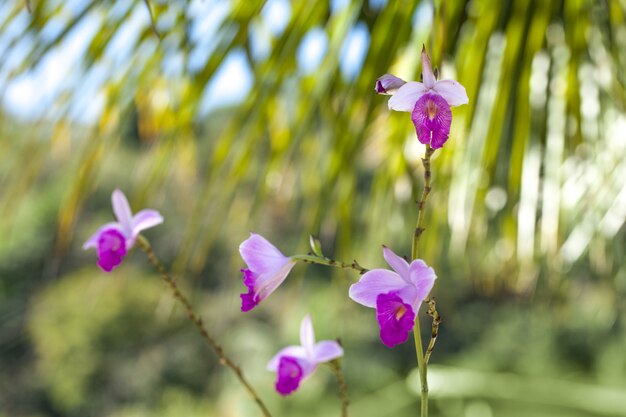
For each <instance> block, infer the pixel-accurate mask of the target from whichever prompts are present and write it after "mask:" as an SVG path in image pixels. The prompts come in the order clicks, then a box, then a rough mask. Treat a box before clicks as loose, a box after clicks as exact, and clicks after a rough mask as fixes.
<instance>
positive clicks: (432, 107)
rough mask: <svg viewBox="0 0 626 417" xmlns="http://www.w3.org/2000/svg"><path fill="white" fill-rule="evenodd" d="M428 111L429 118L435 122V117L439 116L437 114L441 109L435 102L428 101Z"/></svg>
mask: <svg viewBox="0 0 626 417" xmlns="http://www.w3.org/2000/svg"><path fill="white" fill-rule="evenodd" d="M426 111H427V112H428V118H429V119H430V120H433V119H434V118H435V116H437V112H438V111H439V107H437V105H436V104H435V102H434V101H433V100H428V101H427V102H426Z"/></svg>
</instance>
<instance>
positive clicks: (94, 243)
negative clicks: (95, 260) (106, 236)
mask: <svg viewBox="0 0 626 417" xmlns="http://www.w3.org/2000/svg"><path fill="white" fill-rule="evenodd" d="M107 229H116V230H117V231H119V232H121V231H122V227H121V226H120V224H119V223H116V222H110V223H107V224H105V225H103V226H100V227H99V228H98V230H96V232H95V233H94V234H93V235H91V237H89V239H87V241H86V242H85V243H84V244H83V249H89V248H96V247H98V239H100V235H101V234H102V232H104V231H105V230H107Z"/></svg>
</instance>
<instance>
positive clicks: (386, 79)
mask: <svg viewBox="0 0 626 417" xmlns="http://www.w3.org/2000/svg"><path fill="white" fill-rule="evenodd" d="M404 84H406V81H404V80H403V79H402V78H398V77H396V76H395V75H392V74H385V75H383V76H381V77H378V79H377V80H376V92H377V93H378V94H387V95H393V94H394V93H395V92H396V90H398V88H400V87H402V86H403V85H404Z"/></svg>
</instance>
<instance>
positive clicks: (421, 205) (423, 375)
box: [411, 144, 435, 417]
mask: <svg viewBox="0 0 626 417" xmlns="http://www.w3.org/2000/svg"><path fill="white" fill-rule="evenodd" d="M434 152H435V150H434V149H433V148H431V146H430V145H429V144H427V145H426V153H425V155H424V158H422V165H424V190H423V191H422V197H421V198H420V201H419V202H418V203H417V207H418V212H417V225H416V227H415V232H414V233H413V246H412V249H411V258H412V259H417V258H418V257H419V245H420V237H421V236H422V233H423V232H424V230H426V229H425V228H424V218H425V211H426V210H425V209H426V200H427V199H428V195H429V194H430V191H431V187H430V180H431V176H432V173H431V171H430V158H431V157H432V156H433V153H434ZM421 334H422V332H421V330H420V321H419V317H415V326H414V327H413V337H414V339H415V355H416V356H417V366H418V368H419V371H420V382H421V384H420V385H421V398H422V401H421V407H422V412H421V416H422V417H428V369H427V365H428V362H427V361H426V358H425V356H424V347H423V346H422V336H421ZM429 346H430V344H429Z"/></svg>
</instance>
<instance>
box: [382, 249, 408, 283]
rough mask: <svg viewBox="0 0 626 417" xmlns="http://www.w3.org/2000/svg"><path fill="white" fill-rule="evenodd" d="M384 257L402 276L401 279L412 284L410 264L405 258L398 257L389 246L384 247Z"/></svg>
mask: <svg viewBox="0 0 626 417" xmlns="http://www.w3.org/2000/svg"><path fill="white" fill-rule="evenodd" d="M383 257H384V258H385V261H387V263H388V264H389V266H390V267H391V268H392V269H393V270H394V271H396V272H397V273H398V275H400V278H402V279H403V280H405V281H406V282H407V283H408V284H411V281H410V280H409V263H408V262H407V261H406V260H404V258H402V257H400V256H398V255H396V254H395V253H394V252H393V251H392V250H391V249H389V248H388V247H387V246H383Z"/></svg>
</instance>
